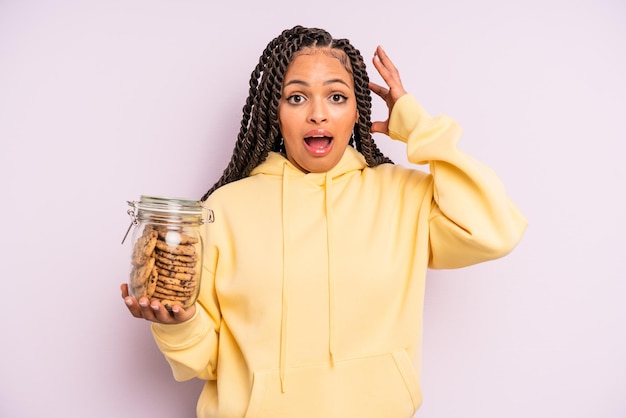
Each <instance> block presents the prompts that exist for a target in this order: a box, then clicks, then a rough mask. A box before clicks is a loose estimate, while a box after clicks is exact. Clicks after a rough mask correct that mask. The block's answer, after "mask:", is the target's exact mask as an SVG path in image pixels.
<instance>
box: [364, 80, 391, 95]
mask: <svg viewBox="0 0 626 418" xmlns="http://www.w3.org/2000/svg"><path fill="white" fill-rule="evenodd" d="M369 88H370V90H371V91H372V92H373V93H375V94H376V95H378V96H380V98H382V99H383V100H384V99H385V97H386V96H387V94H389V90H388V89H386V88H385V87H383V86H380V85H378V84H376V83H373V82H371V81H370V84H369Z"/></svg>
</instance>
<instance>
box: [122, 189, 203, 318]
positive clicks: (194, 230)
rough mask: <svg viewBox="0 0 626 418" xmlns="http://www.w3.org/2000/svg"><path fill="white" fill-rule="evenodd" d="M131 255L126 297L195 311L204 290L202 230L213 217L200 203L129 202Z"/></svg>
mask: <svg viewBox="0 0 626 418" xmlns="http://www.w3.org/2000/svg"><path fill="white" fill-rule="evenodd" d="M128 205H129V206H131V207H132V209H129V210H128V214H129V215H130V217H131V220H132V222H131V224H130V227H129V228H128V231H127V232H126V236H124V239H123V240H122V243H124V241H125V240H126V237H127V236H128V234H129V232H130V230H131V229H134V230H133V232H132V235H131V242H132V252H131V263H130V264H131V267H130V277H129V280H128V291H129V294H130V295H131V296H134V297H135V298H136V299H139V298H141V297H147V298H148V299H150V300H154V299H156V300H158V301H160V302H161V303H162V304H163V305H164V306H165V307H166V308H167V309H168V310H170V311H171V309H172V307H173V306H174V305H176V304H179V305H180V306H182V307H183V308H185V309H186V308H189V307H190V306H192V305H193V304H194V303H195V302H196V299H197V297H198V292H199V290H200V274H201V272H202V250H203V242H202V235H201V232H200V227H201V226H202V224H203V223H206V222H213V211H212V210H211V209H208V208H205V207H204V206H203V205H202V202H200V201H197V200H185V199H177V198H166V197H153V196H141V198H140V200H139V201H129V202H128Z"/></svg>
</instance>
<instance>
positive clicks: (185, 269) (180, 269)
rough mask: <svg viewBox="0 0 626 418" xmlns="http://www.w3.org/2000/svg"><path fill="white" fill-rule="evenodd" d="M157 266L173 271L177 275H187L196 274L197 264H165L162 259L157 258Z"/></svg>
mask: <svg viewBox="0 0 626 418" xmlns="http://www.w3.org/2000/svg"><path fill="white" fill-rule="evenodd" d="M155 264H156V266H157V267H159V268H162V269H165V270H169V271H173V272H175V273H187V274H196V268H195V264H194V265H193V266H178V265H175V264H167V263H163V262H162V261H161V259H159V258H157V259H156V260H155Z"/></svg>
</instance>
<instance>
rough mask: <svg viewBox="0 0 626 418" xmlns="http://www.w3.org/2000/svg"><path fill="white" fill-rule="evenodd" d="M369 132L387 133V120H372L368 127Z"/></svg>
mask: <svg viewBox="0 0 626 418" xmlns="http://www.w3.org/2000/svg"><path fill="white" fill-rule="evenodd" d="M370 132H372V133H376V132H378V133H381V134H385V135H389V122H388V121H385V122H372V126H371V127H370Z"/></svg>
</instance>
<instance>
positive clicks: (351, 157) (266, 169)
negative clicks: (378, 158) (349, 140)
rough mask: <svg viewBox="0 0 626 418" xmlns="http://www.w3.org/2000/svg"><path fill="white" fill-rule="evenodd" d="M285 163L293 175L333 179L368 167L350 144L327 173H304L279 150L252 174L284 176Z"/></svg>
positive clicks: (269, 155)
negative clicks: (328, 176)
mask: <svg viewBox="0 0 626 418" xmlns="http://www.w3.org/2000/svg"><path fill="white" fill-rule="evenodd" d="M285 165H286V166H288V167H289V168H290V171H292V172H293V175H297V173H298V172H299V173H300V175H301V176H305V175H309V176H311V177H321V178H324V177H326V176H327V175H330V177H331V178H333V179H335V178H337V177H340V176H342V175H344V174H346V173H349V172H351V171H355V170H362V169H363V168H365V167H367V163H366V162H365V158H364V157H363V155H361V153H360V152H358V151H357V150H355V149H354V148H352V147H351V146H348V147H346V151H345V152H344V154H343V157H341V159H340V160H339V162H338V163H337V165H335V166H334V167H333V168H332V169H331V170H330V171H328V172H327V173H308V174H307V173H303V172H302V171H300V170H299V169H298V168H297V167H296V166H294V165H293V164H292V163H291V162H290V161H289V160H288V159H287V158H286V157H285V156H284V155H282V154H279V153H277V152H270V153H269V154H268V156H267V158H266V159H265V161H264V162H262V163H261V164H259V165H258V166H257V167H256V168H254V170H252V172H251V173H250V175H251V176H254V175H256V174H269V175H275V176H282V175H283V170H284V166H285Z"/></svg>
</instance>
